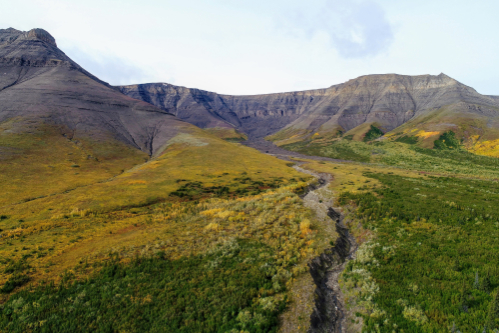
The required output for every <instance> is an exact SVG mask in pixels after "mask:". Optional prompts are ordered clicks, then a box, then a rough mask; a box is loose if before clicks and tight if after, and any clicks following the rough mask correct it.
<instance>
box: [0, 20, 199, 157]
mask: <svg viewBox="0 0 499 333" xmlns="http://www.w3.org/2000/svg"><path fill="white" fill-rule="evenodd" d="M13 118H16V119H17V121H18V122H23V123H25V122H33V121H35V122H40V123H44V124H51V125H58V126H59V127H60V130H61V131H62V132H64V134H65V135H66V136H67V137H70V138H71V139H77V138H83V137H84V138H87V139H92V140H97V141H99V140H102V139H105V138H108V137H109V138H113V139H116V140H118V141H120V142H122V143H125V144H127V145H130V146H132V147H135V148H138V149H140V150H142V151H144V152H146V153H148V154H149V155H152V154H154V153H155V152H156V151H157V150H158V149H160V148H161V147H162V146H163V145H164V144H165V143H166V142H167V141H168V140H169V139H170V138H172V137H173V136H175V135H176V134H177V133H178V131H179V129H180V128H182V127H185V126H189V125H187V124H185V123H184V122H182V121H181V120H179V119H178V118H176V117H175V116H173V115H172V114H169V113H168V112H165V111H163V110H161V109H158V108H156V107H154V106H152V105H150V104H148V103H144V102H142V101H138V100H136V99H133V98H130V97H127V96H125V95H123V94H121V93H120V92H119V91H118V90H117V89H115V88H112V87H111V86H109V85H108V84H107V83H105V82H103V81H101V80H99V79H98V78H96V77H95V76H93V75H92V74H90V73H88V72H87V71H85V70H84V69H83V68H82V67H81V66H79V65H78V64H77V63H75V62H74V61H73V60H71V59H70V58H69V57H68V56H67V55H66V54H64V52H62V51H61V50H60V49H59V48H57V44H56V41H55V39H54V38H53V37H52V36H51V35H50V34H49V33H48V32H47V31H45V30H43V29H32V30H30V31H28V32H24V31H19V30H16V29H13V28H9V29H2V30H0V123H2V122H5V121H7V120H9V119H13ZM16 128H18V129H22V128H23V127H22V126H17V127H16Z"/></svg>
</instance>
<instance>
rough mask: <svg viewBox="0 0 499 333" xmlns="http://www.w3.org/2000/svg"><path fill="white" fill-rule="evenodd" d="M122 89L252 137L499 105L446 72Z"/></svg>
mask: <svg viewBox="0 0 499 333" xmlns="http://www.w3.org/2000/svg"><path fill="white" fill-rule="evenodd" d="M119 89H120V90H121V91H122V92H123V93H124V94H126V95H128V96H131V97H133V98H138V99H142V100H144V101H146V102H149V103H151V104H154V105H156V106H158V107H160V108H162V109H163V110H166V111H168V112H171V113H173V114H175V115H177V116H178V117H179V118H181V119H184V120H186V121H189V122H191V123H193V124H196V125H197V126H200V127H203V128H208V127H217V126H220V127H234V128H237V129H239V130H241V131H243V132H245V133H247V134H249V136H250V137H252V138H255V137H256V138H259V137H264V136H267V135H270V134H275V133H278V134H277V135H276V136H274V137H273V139H275V140H283V139H289V138H291V137H300V138H303V137H306V136H309V135H311V134H313V133H319V134H321V135H335V134H337V133H338V131H340V132H341V133H345V132H348V131H351V130H355V129H356V128H358V127H359V126H361V127H362V126H363V125H364V126H363V127H362V128H361V129H362V130H365V131H366V130H367V129H368V128H369V126H365V125H366V124H375V125H376V126H378V127H380V128H382V129H383V130H384V131H385V132H387V131H391V130H393V129H395V128H397V127H399V126H401V125H403V124H405V123H406V122H408V121H409V120H411V119H415V118H418V117H419V116H422V115H426V114H430V113H431V112H433V111H435V110H438V109H440V108H442V107H445V106H448V105H454V104H456V103H460V102H461V103H465V104H463V105H461V106H459V107H458V108H457V109H455V110H454V113H460V112H464V113H468V114H478V115H479V114H480V113H481V112H480V111H476V110H474V109H472V108H469V107H468V106H470V105H481V106H485V107H487V108H497V107H499V100H498V99H497V98H496V97H494V96H484V95H481V94H479V93H477V92H476V91H475V90H474V89H472V88H470V87H468V86H466V85H464V84H462V83H460V82H458V81H456V80H454V79H452V78H450V77H449V76H447V75H445V74H440V75H437V76H433V75H420V76H406V75H396V74H386V75H367V76H361V77H359V78H357V79H353V80H350V81H348V82H345V83H342V84H339V85H334V86H332V87H330V88H327V89H318V90H309V91H301V92H290V93H280V94H268V95H255V96H229V95H219V94H216V93H212V92H207V91H203V90H199V89H190V88H184V87H177V86H173V85H170V84H165V83H150V84H139V85H130V86H122V87H119ZM488 117H492V118H494V117H495V114H492V115H488ZM279 131H281V132H279Z"/></svg>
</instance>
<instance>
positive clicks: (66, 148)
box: [0, 119, 148, 207]
mask: <svg viewBox="0 0 499 333" xmlns="http://www.w3.org/2000/svg"><path fill="white" fill-rule="evenodd" d="M147 159H148V156H147V154H145V153H143V152H141V151H139V150H137V149H133V148H131V147H128V146H126V145H125V144H123V143H120V142H117V141H115V140H113V139H112V138H102V140H99V141H97V140H96V139H93V140H91V139H89V138H84V137H83V138H79V137H78V138H74V137H71V134H70V131H69V130H68V129H65V128H58V127H54V126H48V125H45V124H41V123H39V122H38V121H36V122H35V121H30V120H29V119H12V120H9V121H7V122H4V123H2V124H0V184H2V191H1V192H0V207H4V206H5V205H8V204H13V203H17V202H22V201H29V200H32V199H35V198H40V197H46V196H49V195H52V194H54V193H61V192H64V191H68V190H71V189H74V188H77V187H81V186H85V185H89V184H93V183H96V182H99V181H104V180H106V179H109V178H111V177H113V176H116V175H118V174H120V173H122V172H123V171H124V170H126V169H129V168H131V167H132V166H134V165H136V164H139V163H143V162H144V161H146V160H147Z"/></svg>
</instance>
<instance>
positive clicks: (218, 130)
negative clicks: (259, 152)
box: [205, 127, 248, 142]
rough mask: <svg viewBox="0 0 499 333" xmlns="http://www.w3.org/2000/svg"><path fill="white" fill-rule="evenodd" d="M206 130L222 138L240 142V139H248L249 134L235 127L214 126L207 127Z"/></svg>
mask: <svg viewBox="0 0 499 333" xmlns="http://www.w3.org/2000/svg"><path fill="white" fill-rule="evenodd" d="M205 131H206V132H208V133H210V134H213V135H215V136H216V137H218V138H220V139H224V140H226V141H230V142H239V141H245V140H248V136H247V135H246V134H244V133H241V132H239V131H238V130H236V129H235V128H226V127H212V128H206V129H205Z"/></svg>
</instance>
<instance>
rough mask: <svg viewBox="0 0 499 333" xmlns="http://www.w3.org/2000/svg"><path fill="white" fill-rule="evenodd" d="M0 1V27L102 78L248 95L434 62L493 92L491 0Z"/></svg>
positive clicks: (496, 5) (497, 23) (435, 69)
mask: <svg viewBox="0 0 499 333" xmlns="http://www.w3.org/2000/svg"><path fill="white" fill-rule="evenodd" d="M1 1H2V3H1V4H0V9H1V10H0V27H1V28H8V27H14V28H16V29H20V30H29V29H31V28H35V27H36V28H43V29H46V30H47V31H49V32H50V33H51V34H52V35H53V36H54V37H55V38H56V40H57V43H58V45H59V47H60V48H61V49H62V50H63V51H64V52H66V54H68V55H69V56H70V57H72V58H73V59H74V60H75V61H77V62H78V63H79V64H80V65H82V66H83V67H85V68H86V69H87V70H89V71H90V72H92V73H93V74H95V75H97V76H98V77H100V78H101V79H103V80H105V81H108V82H109V83H111V84H131V83H145V82H168V83H172V84H176V85H182V86H187V87H193V88H200V89H204V90H210V91H215V92H218V93H225V94H256V93H271V92H282V91H293V90H304V89H314V88H324V87H328V86H331V85H333V84H337V83H341V82H344V81H347V80H349V79H353V78H355V77H358V76H360V75H365V74H383V73H398V74H408V75H418V74H435V75H437V74H439V73H441V72H443V73H446V74H447V75H449V76H451V77H453V78H455V79H457V80H459V81H461V82H463V83H465V84H467V85H469V86H471V87H473V88H475V89H477V90H478V91H479V92H480V93H483V94H495V95H499V79H498V78H499V63H498V60H499V56H498V54H499V43H498V42H499V37H498V32H499V19H498V18H497V13H499V2H496V1H483V0H475V1H473V2H472V1H461V0H453V1H451V0H442V1H437V0H433V1H430V0H420V1H400V0H399V1H395V0H353V1H344V0H343V1H341V0H307V1H297V0H266V1H264V0H251V1H250V0H211V1H206V0H205V1H201V0H182V1H178V0H175V1H171V0H161V1H160V0H154V1H147V0H142V1H137V0H134V1H127V0H119V1H118V0H99V1H97V0H85V1H73V0H40V1H39V0H23V1H22V2H15V1H7V0H1Z"/></svg>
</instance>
